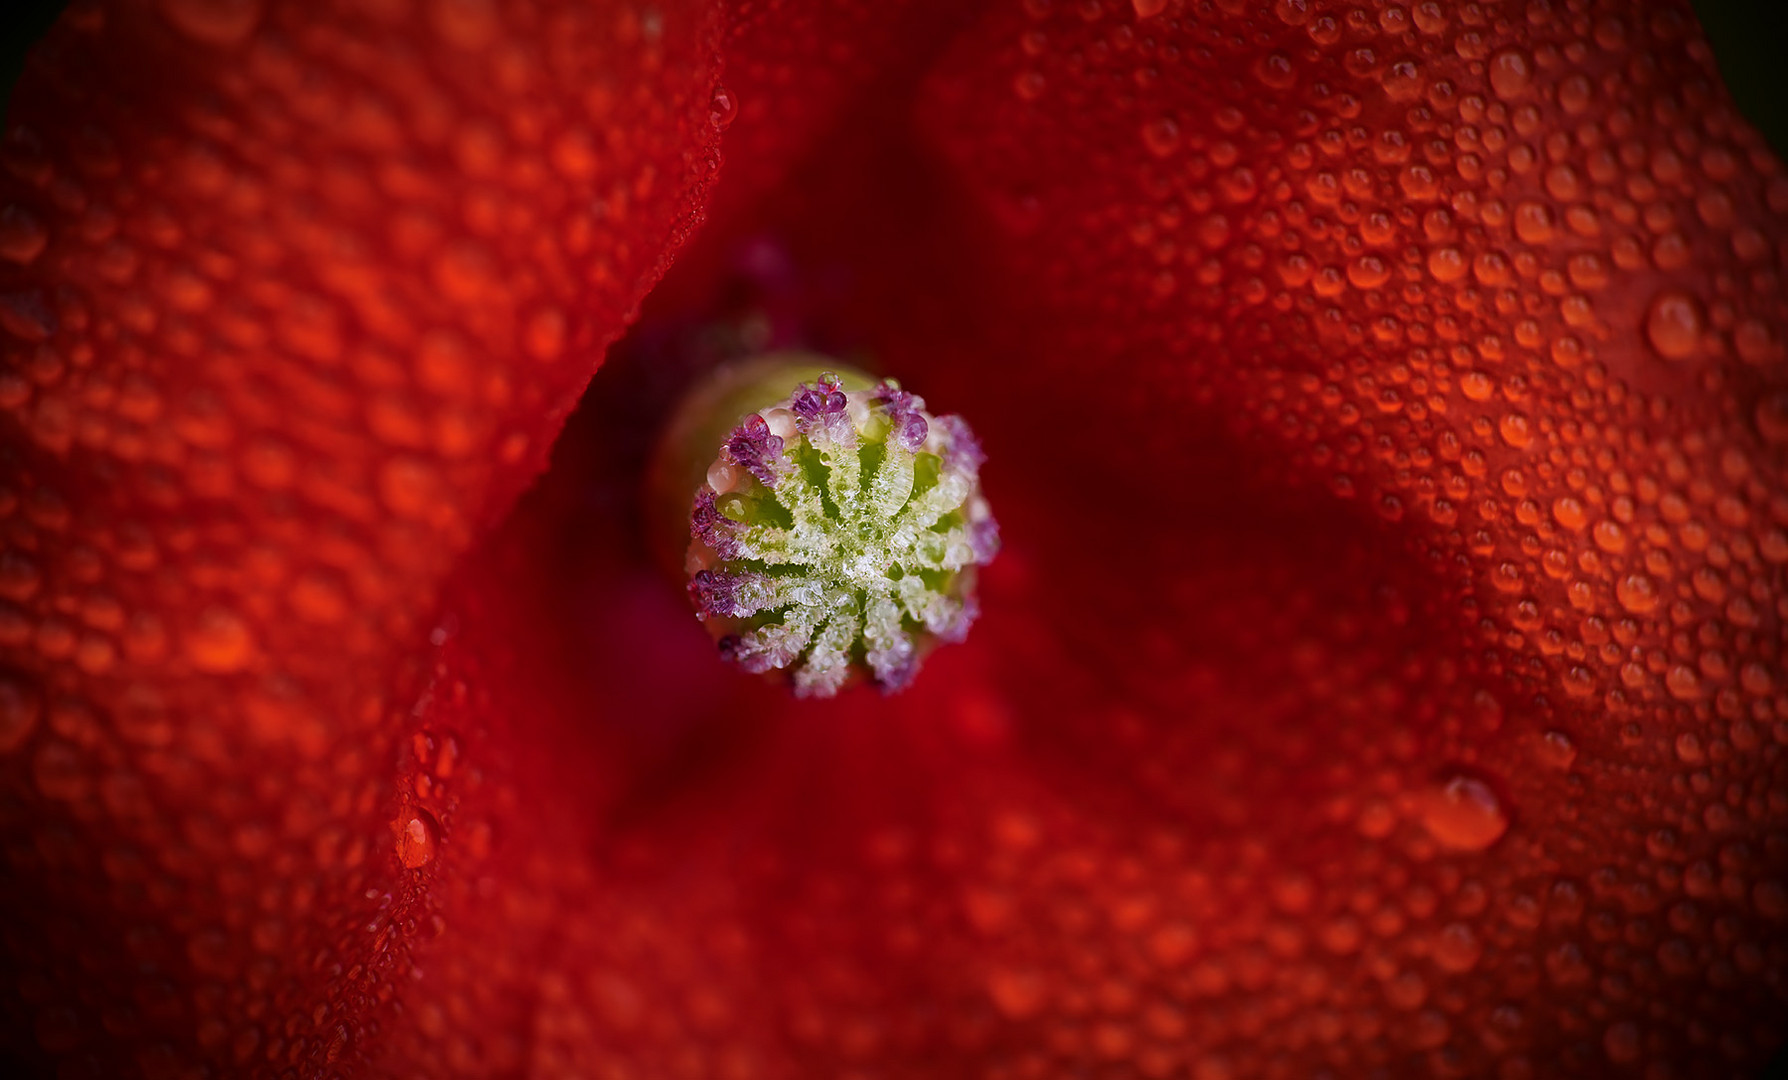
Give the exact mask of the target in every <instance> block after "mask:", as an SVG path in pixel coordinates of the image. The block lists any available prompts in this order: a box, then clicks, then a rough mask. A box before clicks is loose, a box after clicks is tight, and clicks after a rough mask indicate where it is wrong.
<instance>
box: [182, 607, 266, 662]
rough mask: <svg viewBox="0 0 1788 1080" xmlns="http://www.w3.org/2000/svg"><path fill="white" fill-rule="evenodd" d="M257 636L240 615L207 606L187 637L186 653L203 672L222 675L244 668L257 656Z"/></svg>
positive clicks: (224, 609)
mask: <svg viewBox="0 0 1788 1080" xmlns="http://www.w3.org/2000/svg"><path fill="white" fill-rule="evenodd" d="M254 651H255V645H254V637H253V635H252V634H250V633H249V629H248V625H247V624H246V623H244V622H243V621H242V619H241V617H240V616H238V615H237V614H236V613H235V612H233V611H230V610H228V609H226V608H219V607H213V608H207V609H206V610H205V611H204V612H203V613H202V614H201V615H200V616H199V619H198V622H197V623H196V624H195V625H194V627H193V629H192V632H191V633H189V634H188V635H187V637H186V656H187V659H189V660H191V661H192V665H193V666H194V667H196V668H198V669H199V670H200V671H204V672H208V673H211V674H214V675H221V674H225V673H228V672H232V671H241V670H242V669H243V668H245V667H247V666H248V664H249V661H251V660H252V659H253V658H254Z"/></svg>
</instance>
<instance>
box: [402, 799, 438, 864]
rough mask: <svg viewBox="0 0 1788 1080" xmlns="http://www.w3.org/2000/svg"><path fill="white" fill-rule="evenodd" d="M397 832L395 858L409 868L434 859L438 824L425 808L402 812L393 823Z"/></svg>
mask: <svg viewBox="0 0 1788 1080" xmlns="http://www.w3.org/2000/svg"><path fill="white" fill-rule="evenodd" d="M393 829H394V830H395V831H396V833H397V859H398V861H399V862H401V863H403V864H404V867H405V868H406V869H409V870H419V869H421V868H422V867H424V866H427V865H428V864H429V863H431V862H433V861H434V858H435V848H436V846H437V843H438V841H437V839H436V837H437V835H438V833H439V831H440V826H438V825H436V824H435V819H434V815H432V814H430V813H429V812H428V811H427V810H422V809H414V810H410V811H409V812H407V813H405V814H402V815H400V816H399V817H398V819H397V821H396V822H395V823H394V824H393Z"/></svg>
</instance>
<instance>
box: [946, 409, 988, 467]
mask: <svg viewBox="0 0 1788 1080" xmlns="http://www.w3.org/2000/svg"><path fill="white" fill-rule="evenodd" d="M937 422H938V427H940V428H942V429H943V433H944V464H945V465H948V466H950V467H952V468H955V469H959V470H961V471H963V472H979V471H980V469H981V465H982V463H983V462H985V461H986V460H987V454H986V453H985V452H984V451H983V450H982V449H981V440H979V439H977V438H975V433H974V432H972V431H970V430H969V426H968V424H967V423H966V422H965V421H964V420H963V419H962V417H960V416H957V415H955V414H954V413H952V414H951V415H949V416H940V417H938V418H937Z"/></svg>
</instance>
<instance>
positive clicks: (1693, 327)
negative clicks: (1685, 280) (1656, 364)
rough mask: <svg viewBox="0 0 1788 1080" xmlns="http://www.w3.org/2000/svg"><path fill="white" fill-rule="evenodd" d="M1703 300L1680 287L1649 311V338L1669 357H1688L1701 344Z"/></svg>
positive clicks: (1654, 301) (1656, 301)
mask: <svg viewBox="0 0 1788 1080" xmlns="http://www.w3.org/2000/svg"><path fill="white" fill-rule="evenodd" d="M1702 325H1703V320H1702V315H1701V302H1700V301H1698V300H1696V299H1695V298H1694V297H1693V296H1690V295H1689V294H1688V293H1686V292H1683V291H1682V290H1680V289H1668V290H1666V291H1664V292H1661V293H1659V294H1658V295H1657V296H1656V297H1654V298H1653V299H1652V302H1651V306H1650V307H1648V308H1646V310H1645V340H1647V341H1649V342H1651V347H1652V348H1653V349H1656V350H1657V353H1658V355H1659V356H1661V357H1663V358H1664V359H1666V360H1687V359H1689V358H1690V357H1692V356H1694V355H1695V352H1696V350H1697V349H1698V348H1699V347H1700V344H1701V330H1702Z"/></svg>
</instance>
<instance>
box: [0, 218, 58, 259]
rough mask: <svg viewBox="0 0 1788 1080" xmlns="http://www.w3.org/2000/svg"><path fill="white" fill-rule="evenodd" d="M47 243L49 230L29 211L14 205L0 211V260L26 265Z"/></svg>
mask: <svg viewBox="0 0 1788 1080" xmlns="http://www.w3.org/2000/svg"><path fill="white" fill-rule="evenodd" d="M49 242H50V232H49V230H48V229H46V228H44V225H43V222H41V221H39V220H37V217H36V216H35V215H34V214H32V213H31V211H29V210H27V209H25V208H24V207H22V206H19V205H16V204H12V205H8V206H7V207H5V208H4V209H0V259H6V260H7V261H9V262H15V263H18V264H20V265H21V266H23V265H28V264H29V263H31V262H32V261H33V260H34V259H36V258H37V257H38V256H39V255H41V254H43V249H44V247H45V246H46V245H48V244H49Z"/></svg>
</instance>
